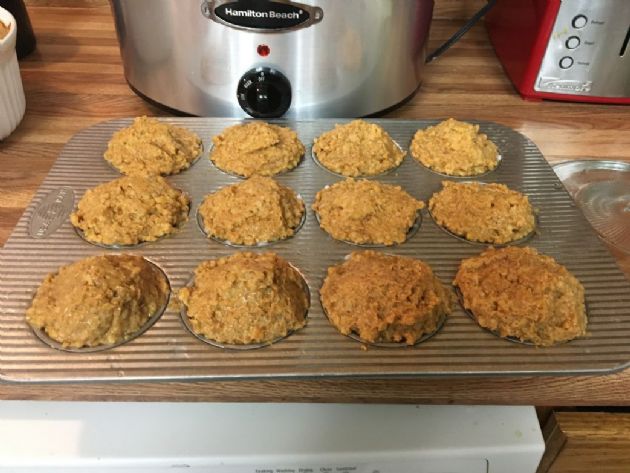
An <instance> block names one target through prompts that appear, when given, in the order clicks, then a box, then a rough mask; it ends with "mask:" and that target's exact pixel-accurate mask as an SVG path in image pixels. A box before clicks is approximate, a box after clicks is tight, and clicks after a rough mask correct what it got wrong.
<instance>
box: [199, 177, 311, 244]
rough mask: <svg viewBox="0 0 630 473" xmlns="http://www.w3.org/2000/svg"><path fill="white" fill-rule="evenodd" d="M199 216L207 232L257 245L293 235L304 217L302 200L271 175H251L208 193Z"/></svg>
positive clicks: (228, 239)
mask: <svg viewBox="0 0 630 473" xmlns="http://www.w3.org/2000/svg"><path fill="white" fill-rule="evenodd" d="M199 215H200V216H201V219H202V222H203V227H204V231H205V232H206V234H207V235H211V236H213V237H216V238H218V239H221V240H226V241H229V242H230V243H236V244H239V245H256V244H258V243H265V242H271V241H276V240H282V239H285V238H288V237H290V236H293V234H294V233H295V232H296V231H297V229H298V227H299V225H300V223H301V222H302V217H303V216H304V202H303V201H302V200H301V199H300V198H299V197H298V195H297V194H296V193H295V192H294V191H293V190H291V189H289V188H288V187H284V186H281V185H280V184H278V183H277V182H276V181H274V180H273V179H272V178H270V177H264V176H253V177H251V178H249V179H248V180H246V181H244V182H241V183H239V184H234V185H231V186H228V187H224V188H223V189H221V190H219V191H217V192H215V193H213V194H210V195H208V196H207V197H206V198H205V199H204V201H203V203H202V204H201V206H200V207H199Z"/></svg>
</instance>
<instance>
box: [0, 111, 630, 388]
mask: <svg viewBox="0 0 630 473" xmlns="http://www.w3.org/2000/svg"><path fill="white" fill-rule="evenodd" d="M163 120H164V121H167V122H170V123H174V124H178V125H181V126H185V127H187V128H189V129H190V130H192V131H194V132H196V133H198V134H199V136H200V137H201V138H202V139H203V140H204V145H205V146H204V149H206V150H208V149H210V146H209V145H210V142H211V138H212V136H214V135H216V134H218V133H219V132H221V131H222V130H223V129H224V128H225V127H227V126H230V125H233V124H236V123H239V122H240V120H229V119H223V118H222V119H214V118H164V119H163ZM131 121H132V119H120V120H114V121H109V122H105V123H100V124H97V125H95V126H93V127H91V128H88V129H86V130H83V131H81V132H80V133H78V134H77V135H75V136H74V137H73V138H72V139H71V140H70V141H69V142H68V143H67V145H66V146H65V148H64V149H63V150H62V152H61V154H60V156H59V157H58V159H57V161H56V162H55V164H54V166H53V167H52V169H51V171H50V173H49V174H48V176H47V177H46V179H45V181H44V183H43V184H42V186H41V187H40V189H39V190H38V191H37V193H36V195H35V197H34V198H33V200H32V202H31V204H30V205H29V206H28V208H27V210H26V211H25V213H24V215H23V216H22V218H21V219H20V221H19V222H18V224H17V226H16V228H15V230H14V232H13V234H12V235H11V237H10V238H9V240H8V241H7V243H6V245H5V247H4V249H3V250H2V252H1V253H0V378H2V379H3V380H6V381H29V382H39V381H42V382H44V381H45V382H50V381H74V382H77V381H91V380H185V379H189V380H192V379H239V378H250V379H251V378H263V379H270V378H293V377H311V378H312V377H326V376H328V377H332V376H362V377H366V376H371V377H394V376H397V377H398V376H427V375H431V376H454V375H516V374H522V375H532V374H538V375H550V374H567V375H570V374H578V373H580V374H586V373H592V374H594V373H608V372H613V371H617V370H621V369H623V368H625V367H627V366H628V365H629V364H630V344H628V343H627V340H628V339H630V283H629V282H628V281H627V280H626V278H625V277H624V275H623V273H622V272H621V271H620V270H619V269H618V267H617V265H616V263H615V261H614V259H613V258H612V256H611V255H610V254H609V252H608V250H607V249H606V248H605V246H604V245H603V243H602V242H601V241H600V239H599V238H598V237H597V236H596V234H595V233H594V232H593V230H592V229H591V227H590V225H589V224H588V222H587V221H586V219H585V218H584V216H583V215H582V214H581V212H580V211H579V210H578V209H577V207H576V206H575V205H574V203H573V201H572V200H571V197H570V196H569V195H568V193H567V192H566V191H565V190H564V188H563V186H562V184H561V183H560V181H559V180H558V178H557V177H556V175H555V174H554V172H553V170H552V169H551V167H550V166H549V165H548V164H547V162H546V161H545V160H544V158H543V156H542V155H541V153H540V151H539V150H538V148H537V147H536V146H535V145H534V143H532V142H531V141H530V140H528V139H527V138H526V137H524V136H523V135H521V134H519V133H517V132H516V131H514V130H512V129H510V128H507V127H505V126H502V125H498V124H496V123H490V122H476V121H474V120H470V121H471V122H475V123H479V124H480V126H481V131H482V132H484V133H486V134H488V136H489V137H490V139H492V140H493V141H494V142H495V143H496V144H497V145H498V147H499V149H500V150H501V155H502V157H503V159H502V162H501V165H500V166H498V167H497V169H495V170H494V171H492V172H490V173H488V174H485V175H483V177H482V179H483V182H500V183H504V184H506V185H508V186H509V187H510V188H512V189H515V190H518V191H521V192H523V193H525V194H526V195H528V197H529V198H530V201H531V202H532V205H533V206H534V207H535V208H536V209H537V210H538V227H537V228H538V231H537V233H536V234H535V235H534V236H533V237H532V238H531V239H530V240H529V241H528V242H527V243H526V244H527V245H529V246H533V247H535V248H537V249H538V250H539V251H540V252H542V253H544V254H547V255H551V256H553V257H554V258H556V260H557V261H558V262H559V263H560V264H563V265H565V266H566V267H567V268H568V269H569V270H570V271H571V272H572V273H573V274H574V275H575V276H576V277H577V278H578V279H579V280H580V281H581V282H582V284H583V285H584V287H585V289H586V299H587V302H588V308H589V327H588V330H589V336H588V337H587V338H583V339H577V340H573V341H571V342H569V343H565V344H561V345H558V346H555V347H550V348H536V347H532V346H527V345H522V344H515V343H510V342H508V341H506V340H503V339H500V338H497V337H496V336H494V335H492V334H490V333H488V332H486V331H484V330H482V329H480V328H479V327H478V326H477V324H476V323H475V322H473V321H472V320H471V319H470V318H469V317H468V316H467V315H466V314H465V313H464V311H463V309H462V308H461V307H460V306H459V305H457V306H456V308H455V311H454V313H453V314H452V315H451V316H450V317H448V319H447V320H446V323H445V324H444V327H442V329H441V330H440V331H439V332H438V333H437V334H436V335H435V336H434V337H432V338H430V339H429V340H426V341H425V342H423V343H421V344H419V345H417V346H414V347H408V348H400V349H388V348H380V347H373V346H370V347H369V348H368V349H367V350H364V349H362V344H361V343H359V342H357V341H355V340H352V339H350V338H348V337H345V336H343V335H341V334H340V333H339V332H338V331H337V330H336V329H335V328H334V327H333V326H332V325H331V324H330V323H329V322H328V320H327V318H326V316H325V315H324V313H323V311H322V307H321V304H320V302H319V288H320V287H321V284H322V282H323V280H324V278H325V276H326V269H327V268H328V267H329V266H332V265H334V264H338V263H340V262H342V261H343V259H344V257H345V256H346V255H347V254H348V253H350V252H352V251H360V250H361V248H357V247H356V246H352V245H349V244H347V243H343V242H339V241H336V240H333V239H332V238H331V237H330V236H329V235H328V234H327V233H326V232H324V231H323V230H321V229H320V228H319V225H318V224H317V221H316V218H315V215H314V214H313V211H312V210H311V209H310V206H311V205H312V203H313V200H314V197H315V194H316V193H317V191H319V190H320V189H321V188H323V187H324V186H325V185H327V184H332V183H334V182H337V181H339V180H340V179H341V178H340V177H338V176H335V175H334V174H332V173H330V172H328V171H326V170H325V169H322V168H321V167H320V166H318V165H317V164H316V163H315V162H314V161H313V160H312V159H311V149H310V148H311V145H312V143H313V139H314V138H315V137H317V136H319V135H320V134H321V133H323V132H325V131H327V130H330V129H331V128H333V126H334V125H335V123H342V122H345V121H348V120H346V119H339V120H335V119H330V120H311V121H299V122H295V121H277V122H275V123H278V124H281V125H284V126H289V127H291V128H293V129H294V130H296V131H297V133H298V135H299V137H300V139H301V140H302V142H303V143H304V145H305V146H306V148H307V150H306V157H305V159H304V160H303V161H302V162H301V163H300V164H299V165H298V166H297V167H296V168H295V169H294V170H292V171H289V172H286V173H283V174H280V175H279V176H277V177H276V179H277V180H278V181H279V182H280V183H281V184H284V185H288V186H289V187H291V188H292V189H294V190H295V191H296V192H298V193H299V194H301V195H302V197H303V198H304V201H305V203H306V206H307V216H306V221H305V223H304V225H303V227H302V229H301V230H300V231H299V232H297V233H296V235H295V236H294V237H292V238H290V239H287V240H283V241H279V242H275V243H273V244H271V245H268V246H265V247H262V248H254V249H247V250H245V251H255V252H266V251H274V252H276V253H278V254H279V255H281V256H282V257H284V258H285V259H287V260H288V261H289V262H290V263H292V264H293V265H295V266H296V267H297V268H298V269H299V270H300V272H301V273H302V274H303V276H304V278H305V280H306V282H307V284H308V285H309V288H310V292H311V306H310V309H309V312H308V322H307V325H306V327H305V328H303V329H301V330H299V331H297V332H295V333H293V334H292V335H290V336H289V337H287V338H286V339H284V340H281V341H279V342H278V343H274V344H272V345H270V346H267V347H264V348H261V349H258V350H245V351H236V350H228V349H221V348H216V347H213V346H210V345H208V344H206V343H203V342H202V341H200V340H198V339H196V338H195V337H194V336H192V335H191V334H190V333H189V332H188V330H187V329H186V328H185V327H184V326H183V324H182V322H181V320H180V315H179V309H180V308H179V307H178V306H177V304H174V303H171V304H170V306H169V307H168V308H167V310H166V311H165V312H164V314H163V315H162V317H161V318H160V319H159V320H158V321H157V322H156V323H155V324H154V325H153V326H152V327H151V328H150V329H149V330H147V331H146V332H145V333H144V334H143V335H141V336H139V337H137V338H136V339H134V340H131V341H129V342H128V343H125V344H123V345H121V346H119V347H116V348H113V349H111V350H106V351H103V352H98V353H65V352H60V351H58V350H54V349H52V348H50V347H48V346H46V345H44V344H43V343H42V342H41V341H40V340H39V339H37V338H36V337H35V336H34V334H33V332H32V331H31V329H30V327H29V326H28V325H27V324H26V322H25V318H24V313H25V311H26V309H27V308H28V306H29V305H30V302H31V299H32V297H33V295H34V293H35V291H36V289H37V287H38V286H39V284H40V283H41V281H42V280H43V278H44V277H45V276H46V274H48V273H49V272H52V271H56V270H57V269H58V268H59V267H60V266H62V265H65V264H68V263H71V262H74V261H77V260H79V259H81V258H84V257H87V256H91V255H97V254H103V253H108V252H113V253H122V252H123V251H121V250H108V249H104V248H99V247H96V246H94V245H91V244H89V243H87V242H85V241H83V240H82V239H81V238H80V237H79V236H78V235H77V234H76V233H75V231H74V229H73V227H72V225H71V224H70V221H69V218H68V215H67V214H68V213H69V210H70V209H68V207H69V206H68V205H67V203H68V202H71V201H72V199H71V197H72V195H73V194H74V204H75V205H76V202H78V199H79V198H80V197H81V196H82V195H83V193H84V192H85V190H86V189H88V188H91V187H94V186H96V185H98V184H101V183H103V182H106V181H109V180H112V179H114V178H116V177H118V176H119V174H118V173H116V172H115V171H114V170H112V168H111V167H110V166H109V165H108V164H107V162H106V161H105V160H104V159H103V158H102V155H103V152H104V151H105V149H106V147H107V142H108V141H109V139H110V138H111V136H112V134H113V133H114V132H115V131H117V130H119V129H120V128H123V127H125V126H127V125H129V124H130V123H131ZM373 121H374V122H376V123H379V124H380V125H382V126H383V127H384V128H385V129H386V130H387V131H388V132H389V133H390V135H391V136H392V138H393V139H394V140H396V141H397V142H398V144H400V145H401V146H403V147H407V145H408V143H409V142H410V141H411V138H412V136H413V134H414V133H415V131H416V130H417V129H419V128H424V127H427V126H430V125H433V124H436V123H437V121H436V120H431V121H429V120H413V121H412V120H385V119H383V120H373ZM479 177H481V176H479ZM167 179H168V181H169V182H171V183H172V184H173V185H174V186H175V187H178V188H179V189H182V190H184V191H185V192H187V193H188V194H189V195H190V197H191V198H192V207H193V208H192V211H191V213H190V220H189V221H188V222H187V223H186V224H185V225H184V226H183V228H182V229H181V230H180V231H179V232H178V233H177V234H175V235H174V236H171V237H169V238H164V239H161V240H159V241H157V242H153V243H146V244H144V245H142V246H141V247H138V248H133V249H129V250H125V251H124V252H127V253H132V254H138V255H142V256H146V257H147V258H148V259H150V260H151V261H152V262H153V263H155V264H157V265H158V266H159V267H160V268H161V269H162V270H163V271H164V272H165V273H166V275H167V276H168V278H169V281H170V284H171V288H172V290H173V293H174V294H173V297H172V298H171V300H174V299H175V297H174V295H175V294H176V292H177V291H178V290H179V289H180V288H182V287H183V286H184V285H185V284H186V283H187V282H188V281H189V280H190V278H191V276H192V274H193V270H194V268H195V267H196V266H197V265H198V264H199V263H200V262H201V261H203V260H206V259H210V258H217V257H221V256H227V255H231V254H233V253H235V252H236V251H243V250H240V249H237V248H233V247H229V246H226V245H223V244H221V243H219V242H216V241H214V240H211V239H208V238H206V237H205V236H204V235H203V234H202V232H201V231H200V230H199V228H198V226H197V223H196V221H195V220H196V219H195V215H196V214H195V211H196V208H197V206H198V205H199V204H200V203H201V201H202V199H203V197H204V196H205V195H206V194H208V193H210V192H213V191H215V190H217V189H219V188H221V187H223V186H225V185H229V184H234V183H236V182H240V181H241V179H239V178H237V177H233V176H229V175H227V174H225V173H223V172H221V171H219V170H218V169H217V168H216V167H215V166H214V165H213V164H212V163H211V162H210V161H209V160H208V159H207V155H206V156H204V157H203V158H202V159H200V160H199V161H197V162H196V163H195V164H194V165H193V166H192V167H191V168H190V169H189V170H187V171H185V172H183V173H181V174H179V175H176V176H172V177H169V178H167ZM375 179H376V180H379V181H381V182H385V183H389V184H397V185H401V186H402V187H403V188H404V189H405V190H406V191H407V192H408V193H410V194H411V195H412V196H414V197H415V198H418V199H421V200H423V201H424V202H427V201H428V199H429V198H430V196H431V195H432V194H433V193H434V192H436V191H438V190H439V189H441V181H443V180H445V179H448V178H446V177H443V176H439V175H437V174H435V173H433V172H431V171H429V170H427V169H426V168H424V167H423V166H422V165H420V164H419V163H418V162H416V161H415V160H414V159H413V158H412V157H411V156H407V157H406V158H405V160H404V161H403V163H402V164H401V166H400V167H399V168H397V169H396V170H394V171H393V172H391V173H388V174H386V175H382V176H378V177H376V178H375ZM467 179H468V180H475V179H476V178H470V177H469V178H467ZM425 211H426V210H425ZM31 219H33V222H34V223H31ZM57 225H59V226H58V228H57ZM29 230H30V231H29ZM31 234H32V235H34V236H35V237H36V238H35V237H33V236H31ZM482 249H483V248H482V247H480V245H477V244H472V243H470V242H466V241H462V240H460V239H457V238H454V237H452V236H450V235H448V234H447V233H445V232H444V231H443V230H442V229H441V228H439V227H438V226H437V225H436V224H435V223H434V222H433V220H432V219H430V218H425V219H424V221H423V223H422V226H421V227H420V229H419V231H418V232H417V233H415V235H413V236H412V237H411V238H410V239H409V240H408V241H406V242H405V243H403V244H400V245H396V246H392V247H387V248H383V249H378V250H377V251H384V252H388V253H391V254H396V255H400V256H412V257H416V258H420V259H422V260H424V261H426V262H427V263H429V264H430V265H431V267H432V268H433V270H434V272H435V273H436V275H437V276H438V277H439V278H440V279H441V281H442V282H443V283H445V284H447V285H450V283H451V281H452V280H453V277H454V276H455V273H456V272H457V268H458V266H459V262H460V261H461V259H463V258H467V257H471V256H475V255H477V254H479V253H480V252H481V251H482ZM515 303H518V301H515Z"/></svg>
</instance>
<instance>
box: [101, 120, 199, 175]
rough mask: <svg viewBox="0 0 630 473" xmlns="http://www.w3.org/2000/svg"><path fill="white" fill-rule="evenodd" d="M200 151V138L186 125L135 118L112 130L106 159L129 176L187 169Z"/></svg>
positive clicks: (161, 173)
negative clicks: (114, 131) (121, 127)
mask: <svg viewBox="0 0 630 473" xmlns="http://www.w3.org/2000/svg"><path fill="white" fill-rule="evenodd" d="M201 151H202V143H201V139H200V138H199V137H198V136H197V135H195V134H194V133H192V132H190V131H188V130H186V129H185V128H181V127H178V126H175V125H169V124H168V123H163V122H160V121H159V120H157V119H155V118H149V117H138V118H136V119H135V120H134V121H133V124H132V125H131V126H128V127H127V128H123V129H122V130H120V131H117V132H116V133H114V136H113V137H112V139H111V140H110V141H109V144H108V145H107V151H105V159H106V160H107V161H109V162H110V163H111V164H112V166H114V167H115V168H116V169H118V170H119V171H120V172H121V173H123V174H127V175H129V176H132V175H133V176H155V175H163V176H167V175H171V174H177V173H178V172H180V171H183V170H184V169H188V167H189V166H190V165H191V163H192V162H193V161H194V160H195V159H197V157H198V156H199V155H200V154H201Z"/></svg>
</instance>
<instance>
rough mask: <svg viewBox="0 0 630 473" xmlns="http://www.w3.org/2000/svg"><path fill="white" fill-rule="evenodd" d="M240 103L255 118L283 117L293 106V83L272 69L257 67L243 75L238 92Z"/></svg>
mask: <svg viewBox="0 0 630 473" xmlns="http://www.w3.org/2000/svg"><path fill="white" fill-rule="evenodd" d="M236 95H237V98H238V103H239V105H240V106H241V108H242V109H243V110H245V112H247V113H248V114H249V115H251V116H252V117H254V118H276V117H281V116H282V115H284V114H285V112H286V111H287V110H288V109H289V106H290V105H291V83H290V82H289V79H287V78H286V77H285V76H284V74H282V73H281V72H279V71H277V70H275V69H272V68H270V67H257V68H255V69H251V70H249V71H247V72H246V73H245V74H243V77H241V79H240V80H239V82H238V88H237V91H236Z"/></svg>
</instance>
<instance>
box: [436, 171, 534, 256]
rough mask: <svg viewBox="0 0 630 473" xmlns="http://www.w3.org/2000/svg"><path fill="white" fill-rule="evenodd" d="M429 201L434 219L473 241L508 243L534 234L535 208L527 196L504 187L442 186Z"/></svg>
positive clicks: (483, 185)
mask: <svg viewBox="0 0 630 473" xmlns="http://www.w3.org/2000/svg"><path fill="white" fill-rule="evenodd" d="M442 186H443V188H442V190H441V191H439V192H437V193H435V194H434V195H433V197H431V199H430V200H429V210H430V211H431V215H432V216H433V218H434V220H435V221H436V222H437V223H438V225H441V226H442V227H444V228H446V229H447V230H449V231H450V232H452V233H454V234H456V235H459V236H461V237H463V238H466V239H467V240H470V241H477V242H482V243H494V244H505V243H510V242H512V241H515V240H519V239H521V238H524V237H526V236H527V235H529V234H531V233H532V232H533V231H534V228H535V226H536V219H535V215H534V209H533V208H532V206H531V205H530V203H529V199H528V198H527V196H525V195H523V194H521V193H520V192H517V191H514V190H511V189H509V188H508V187H507V186H505V185H503V184H483V183H478V182H448V181H445V182H443V183H442Z"/></svg>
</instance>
